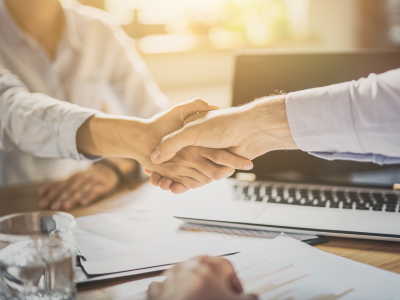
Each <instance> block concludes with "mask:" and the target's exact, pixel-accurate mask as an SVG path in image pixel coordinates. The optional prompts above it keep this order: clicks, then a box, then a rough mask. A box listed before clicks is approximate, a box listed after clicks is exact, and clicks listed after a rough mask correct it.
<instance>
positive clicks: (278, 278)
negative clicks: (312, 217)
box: [229, 234, 400, 300]
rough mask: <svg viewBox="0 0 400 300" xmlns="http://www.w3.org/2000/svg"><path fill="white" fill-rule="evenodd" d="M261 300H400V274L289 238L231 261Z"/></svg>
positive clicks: (245, 253) (241, 278)
mask: <svg viewBox="0 0 400 300" xmlns="http://www.w3.org/2000/svg"><path fill="white" fill-rule="evenodd" d="M229 260H230V261H231V262H232V263H233V265H234V266H235V269H236V271H237V273H238V276H239V278H240V280H241V282H242V283H243V286H244V289H245V292H246V293H252V294H256V295H258V296H259V299H260V300H264V299H274V300H287V299H290V300H292V299H293V300H295V299H313V300H336V299H340V300H345V299H374V300H376V299H400V275H398V274H395V273H391V272H388V271H384V270H381V269H378V268H375V267H372V266H369V265H365V264H362V263H358V262H355V261H352V260H349V259H346V258H343V257H340V256H336V255H333V254H329V253H326V252H324V251H321V250H318V249H316V248H313V247H312V246H309V245H307V244H305V243H302V242H299V241H297V240H295V239H293V238H290V237H288V236H286V235H283V234H282V235H280V236H279V237H277V238H275V239H273V240H271V241H269V242H268V243H266V244H265V245H264V246H263V247H262V248H258V249H257V250H252V251H243V252H241V253H239V254H237V255H234V256H231V257H230V258H229Z"/></svg>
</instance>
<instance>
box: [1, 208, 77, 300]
mask: <svg viewBox="0 0 400 300" xmlns="http://www.w3.org/2000/svg"><path fill="white" fill-rule="evenodd" d="M75 225H76V221H75V219H74V217H73V216H71V215H70V214H67V213H62V212H33V213H20V214H14V215H9V216H5V217H1V218H0V299H1V300H3V299H5V300H44V299H45V300H72V299H75V293H76V292H75V290H76V289H75V284H74V267H75V242H74V227H75Z"/></svg>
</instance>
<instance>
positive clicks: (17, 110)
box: [0, 65, 98, 160]
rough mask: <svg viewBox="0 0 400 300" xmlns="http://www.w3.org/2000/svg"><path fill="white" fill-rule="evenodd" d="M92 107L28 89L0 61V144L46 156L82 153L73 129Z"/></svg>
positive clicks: (76, 127) (91, 112)
mask: <svg viewBox="0 0 400 300" xmlns="http://www.w3.org/2000/svg"><path fill="white" fill-rule="evenodd" d="M96 113H98V111H96V110H92V109H87V108H82V107H79V106H77V105H73V104H70V103H67V102H63V101H60V100H57V99H54V98H51V97H48V96H46V95H43V94H37V93H29V91H28V90H27V88H26V87H25V85H24V84H23V83H22V82H21V81H20V80H19V79H18V77H17V76H15V75H13V74H11V73H10V72H9V71H8V70H7V69H5V68H4V67H2V66H1V65H0V148H1V149H3V150H5V151H22V152H25V153H28V154H31V155H35V156H40V157H48V158H72V159H76V160H80V159H83V158H84V157H83V156H82V155H81V154H79V153H78V150H77V146H76V132H77V130H78V128H79V127H80V126H81V125H82V124H83V123H84V122H85V121H86V120H87V119H88V118H89V117H91V116H93V115H94V114H96Z"/></svg>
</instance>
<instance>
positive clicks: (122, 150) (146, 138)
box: [76, 99, 252, 193]
mask: <svg viewBox="0 0 400 300" xmlns="http://www.w3.org/2000/svg"><path fill="white" fill-rule="evenodd" d="M215 109H218V108H217V107H215V106H213V105H209V104H208V103H206V102H204V101H203V100H201V99H194V100H191V101H188V102H186V103H183V104H180V105H177V106H175V107H173V108H171V109H170V110H168V111H166V112H163V113H160V114H157V115H156V116H154V117H153V118H151V119H149V120H143V119H139V118H134V117H121V116H111V115H105V114H96V115H94V116H93V117H91V118H89V119H88V120H87V121H85V122H84V123H83V124H82V125H81V126H80V127H79V129H78V131H77V134H76V144H77V148H78V151H79V152H80V153H82V154H91V155H103V156H104V155H106V156H108V157H125V158H132V159H135V160H136V161H138V162H139V163H140V164H141V165H142V166H143V167H145V168H146V169H148V170H151V171H154V172H156V173H158V174H160V175H162V176H164V177H166V178H169V179H170V180H172V181H173V182H174V183H176V184H173V185H172V186H171V191H172V192H173V193H180V192H182V191H184V190H187V189H189V188H197V187H200V186H203V185H204V184H206V183H209V182H210V179H214V178H217V179H219V178H223V177H227V176H229V175H230V174H232V173H233V171H234V168H238V169H251V168H252V162H251V161H250V160H248V159H245V158H243V157H240V156H236V155H234V154H232V153H230V152H228V151H225V150H221V149H207V150H199V149H195V148H192V150H191V151H188V150H187V149H184V150H183V152H182V155H181V156H177V157H176V160H173V161H171V162H170V163H169V164H158V165H156V164H154V163H152V162H151V159H150V154H151V152H152V151H153V150H154V149H155V148H156V146H157V145H158V144H159V143H160V141H161V139H162V138H163V137H164V136H166V135H167V134H170V133H171V132H174V131H176V130H178V129H180V128H181V127H182V126H183V125H184V121H185V119H186V118H187V117H189V116H190V115H193V114H196V113H199V112H206V111H210V110H215ZM199 153H201V155H200V154H199ZM200 156H203V158H206V159H207V160H208V162H211V161H212V163H213V169H212V170H211V171H213V170H217V171H218V172H212V173H210V164H208V163H205V162H207V161H206V160H204V159H201V158H200ZM215 158H216V159H215ZM232 162H234V163H232ZM249 166H250V167H249ZM207 174H216V175H217V176H214V177H212V176H211V175H208V176H207ZM210 176H211V177H210Z"/></svg>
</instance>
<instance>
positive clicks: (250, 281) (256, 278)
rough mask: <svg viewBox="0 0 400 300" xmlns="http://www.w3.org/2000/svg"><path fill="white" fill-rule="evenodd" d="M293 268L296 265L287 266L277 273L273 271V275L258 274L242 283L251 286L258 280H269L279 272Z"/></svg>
mask: <svg viewBox="0 0 400 300" xmlns="http://www.w3.org/2000/svg"><path fill="white" fill-rule="evenodd" d="M291 267H294V265H288V266H285V267H283V268H280V269H278V270H276V271H273V272H271V273H260V274H257V275H255V276H252V277H247V278H243V279H242V283H243V284H245V285H246V284H250V283H253V282H256V281H257V280H261V279H264V278H267V277H268V276H271V275H275V274H277V273H279V272H282V271H285V270H287V269H289V268H291Z"/></svg>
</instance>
